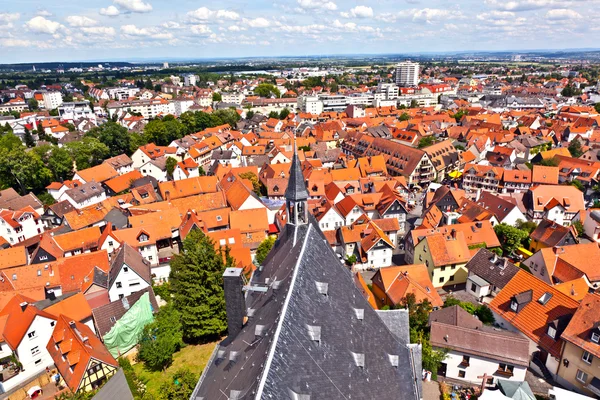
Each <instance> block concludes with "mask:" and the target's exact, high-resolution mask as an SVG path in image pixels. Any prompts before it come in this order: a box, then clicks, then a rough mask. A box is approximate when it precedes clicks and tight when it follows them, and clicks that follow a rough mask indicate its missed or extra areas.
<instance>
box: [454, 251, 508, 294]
mask: <svg viewBox="0 0 600 400" xmlns="http://www.w3.org/2000/svg"><path fill="white" fill-rule="evenodd" d="M465 268H467V270H468V271H469V274H470V275H477V276H479V277H480V278H483V279H484V280H485V281H486V282H488V283H491V284H492V285H494V286H496V287H497V288H499V289H502V288H503V287H504V286H506V285H507V284H508V282H509V281H510V280H511V279H512V278H513V276H515V275H516V274H517V272H518V271H519V267H517V266H516V265H514V264H513V263H511V262H510V261H508V260H507V259H505V258H502V257H498V256H497V255H496V254H495V253H492V252H491V251H489V250H488V249H479V251H478V252H477V254H475V255H474V256H473V258H471V260H470V261H469V262H468V263H467V265H466V266H465Z"/></svg>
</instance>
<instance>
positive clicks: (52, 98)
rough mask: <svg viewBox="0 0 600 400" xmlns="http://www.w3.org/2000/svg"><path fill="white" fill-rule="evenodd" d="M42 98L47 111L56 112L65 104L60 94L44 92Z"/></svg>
mask: <svg viewBox="0 0 600 400" xmlns="http://www.w3.org/2000/svg"><path fill="white" fill-rule="evenodd" d="M42 96H43V98H44V100H43V104H42V105H43V106H44V108H45V109H46V110H54V109H56V108H58V107H59V106H60V105H61V104H62V103H63V99H62V94H61V93H60V92H44V93H43V94H42Z"/></svg>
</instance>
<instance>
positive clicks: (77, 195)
mask: <svg viewBox="0 0 600 400" xmlns="http://www.w3.org/2000/svg"><path fill="white" fill-rule="evenodd" d="M102 193H104V188H103V187H102V185H101V184H99V183H98V182H96V181H94V180H92V181H90V182H87V183H84V184H81V185H79V186H77V187H74V188H73V189H69V190H67V191H66V192H65V194H66V195H67V196H69V197H70V198H72V199H73V200H74V201H75V202H77V203H81V202H83V201H85V200H87V199H91V198H92V197H96V196H100V195H101V194H102Z"/></svg>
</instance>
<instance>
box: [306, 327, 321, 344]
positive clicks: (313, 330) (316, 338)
mask: <svg viewBox="0 0 600 400" xmlns="http://www.w3.org/2000/svg"><path fill="white" fill-rule="evenodd" d="M306 329H307V330H308V337H309V338H310V340H312V341H313V342H317V343H319V344H320V343H321V327H320V326H315V325H306Z"/></svg>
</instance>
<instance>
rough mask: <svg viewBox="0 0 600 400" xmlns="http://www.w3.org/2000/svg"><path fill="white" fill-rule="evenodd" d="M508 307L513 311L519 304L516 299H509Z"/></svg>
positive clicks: (515, 310)
mask: <svg viewBox="0 0 600 400" xmlns="http://www.w3.org/2000/svg"><path fill="white" fill-rule="evenodd" d="M510 309H511V310H513V311H514V312H517V310H518V309H519V304H518V303H517V302H516V301H514V300H513V301H511V302H510Z"/></svg>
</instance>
